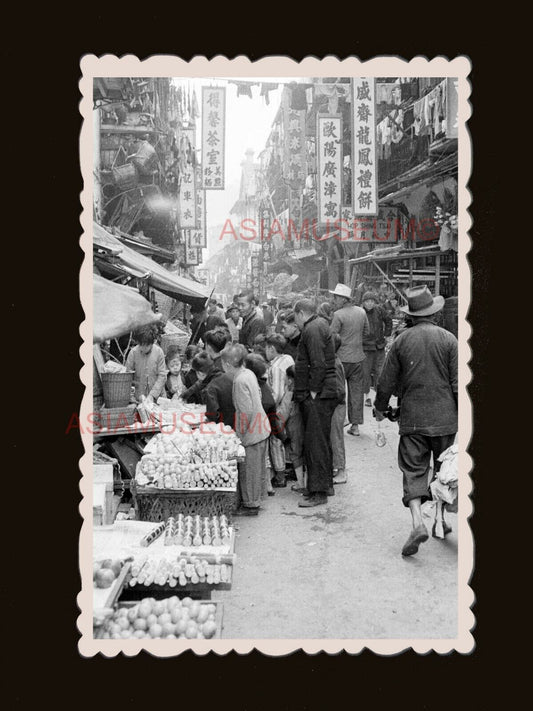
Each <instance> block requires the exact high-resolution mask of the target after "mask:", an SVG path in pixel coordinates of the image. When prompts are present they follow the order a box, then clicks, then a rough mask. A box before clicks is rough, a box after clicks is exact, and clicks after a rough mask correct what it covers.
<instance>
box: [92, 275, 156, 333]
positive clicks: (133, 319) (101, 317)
mask: <svg viewBox="0 0 533 711" xmlns="http://www.w3.org/2000/svg"><path fill="white" fill-rule="evenodd" d="M93 304H94V322H93V341H94V343H100V342H101V341H107V340H108V339H110V338H118V337H119V336H123V335H124V334H125V333H129V332H130V331H135V330H136V329H138V328H142V327H143V326H148V325H149V324H151V323H156V322H157V321H159V320H160V319H161V314H155V313H154V312H153V311H152V307H151V305H150V302H149V301H147V300H146V299H145V298H144V296H141V294H139V292H138V291H137V290H136V289H132V288H131V287H129V286H122V285H121V284H115V283H114V282H112V281H109V280H108V279H104V278H103V277H101V276H98V274H93Z"/></svg>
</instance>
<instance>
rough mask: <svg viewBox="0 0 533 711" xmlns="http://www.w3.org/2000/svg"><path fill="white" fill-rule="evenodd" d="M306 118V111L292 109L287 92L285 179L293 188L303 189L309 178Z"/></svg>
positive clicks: (285, 97)
mask: <svg viewBox="0 0 533 711" xmlns="http://www.w3.org/2000/svg"><path fill="white" fill-rule="evenodd" d="M305 116H306V111H305V109H304V110H296V109H291V108H290V96H289V92H286V93H285V94H284V96H283V134H284V146H283V149H284V167H283V177H284V178H285V180H286V181H287V182H288V183H289V185H290V186H291V187H292V188H297V187H303V185H304V183H305V179H306V178H307V157H306V146H305Z"/></svg>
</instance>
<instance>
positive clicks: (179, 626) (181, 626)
mask: <svg viewBox="0 0 533 711" xmlns="http://www.w3.org/2000/svg"><path fill="white" fill-rule="evenodd" d="M187 624H188V622H187V620H184V619H183V618H182V619H180V620H178V622H177V623H176V632H178V634H179V635H180V637H181V635H183V634H185V630H186V629H187Z"/></svg>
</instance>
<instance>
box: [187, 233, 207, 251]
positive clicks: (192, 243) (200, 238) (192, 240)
mask: <svg viewBox="0 0 533 711" xmlns="http://www.w3.org/2000/svg"><path fill="white" fill-rule="evenodd" d="M187 246H188V247H197V248H198V249H202V248H203V247H207V242H206V239H205V235H204V234H202V232H201V231H200V230H187Z"/></svg>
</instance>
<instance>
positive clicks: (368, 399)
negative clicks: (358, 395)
mask: <svg viewBox="0 0 533 711" xmlns="http://www.w3.org/2000/svg"><path fill="white" fill-rule="evenodd" d="M365 405H366V406H367V407H372V400H371V399H370V398H369V397H367V399H366V400H365Z"/></svg>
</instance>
